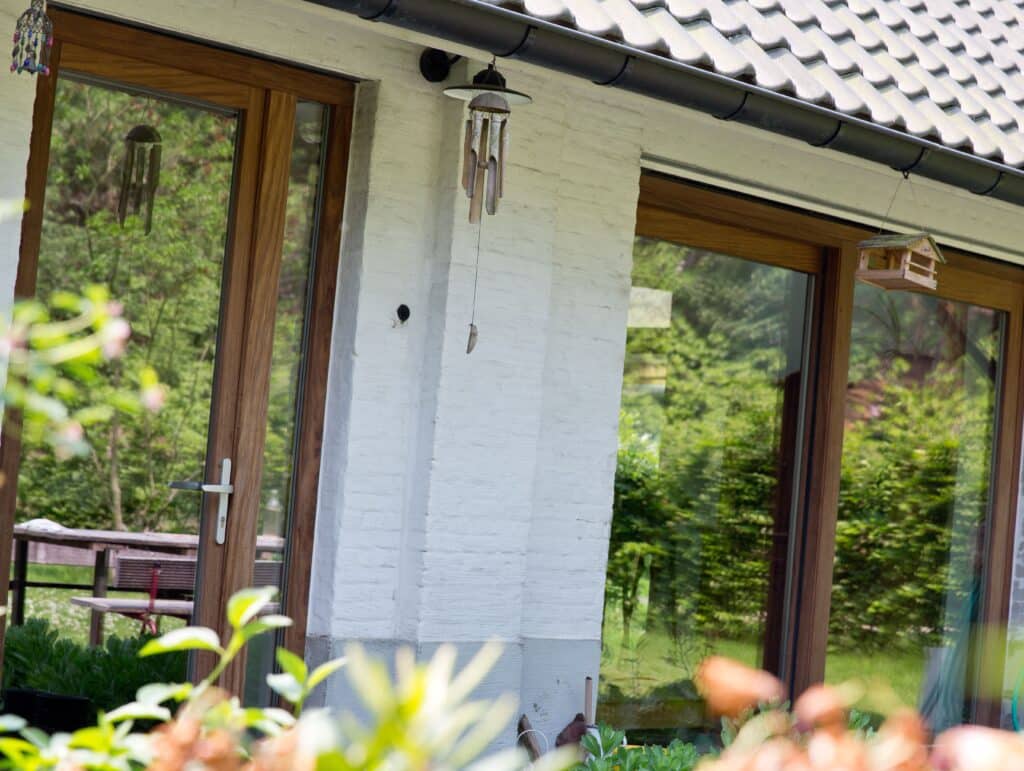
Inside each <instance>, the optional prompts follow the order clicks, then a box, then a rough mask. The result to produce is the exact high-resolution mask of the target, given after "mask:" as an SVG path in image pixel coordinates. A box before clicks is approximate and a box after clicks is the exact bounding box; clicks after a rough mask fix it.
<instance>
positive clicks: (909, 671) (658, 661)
mask: <svg viewBox="0 0 1024 771" xmlns="http://www.w3.org/2000/svg"><path fill="white" fill-rule="evenodd" d="M620 619H621V616H619V615H618V614H617V613H615V611H614V610H613V609H612V608H611V607H609V608H608V610H607V613H606V617H605V625H604V635H603V645H602V657H601V694H602V695H607V694H609V693H610V692H613V691H614V689H618V690H619V691H621V692H622V694H623V695H624V696H626V697H628V698H637V699H642V698H644V697H645V696H647V695H650V694H651V693H652V692H653V691H656V690H658V689H660V688H663V687H666V686H669V685H671V684H673V683H677V684H678V683H679V682H680V681H681V680H684V679H687V678H690V677H692V675H693V673H694V671H695V670H696V668H697V665H698V664H700V662H701V660H702V659H703V658H704V657H706V656H708V655H711V654H718V655H722V656H728V657H730V658H733V659H736V660H737V661H741V662H743V663H744V664H749V665H751V666H755V667H760V666H761V649H760V645H759V644H758V642H757V641H756V639H755V638H754V637H753V635H751V636H749V637H743V636H740V635H737V636H736V637H734V638H725V637H716V638H700V637H698V636H694V635H691V636H685V635H684V636H683V639H682V640H680V641H679V642H673V640H672V639H671V637H670V636H669V635H668V634H666V633H664V632H661V631H654V632H651V633H644V632H643V628H644V624H643V621H644V616H643V615H640V622H639V623H635V624H634V625H633V634H632V635H631V637H632V639H631V640H630V644H629V645H623V640H622V624H621V621H620ZM923 678H924V652H923V651H920V650H918V651H887V652H864V651H857V650H830V651H829V654H828V657H827V658H826V671H825V679H826V682H829V683H841V682H845V681H847V680H862V681H865V682H867V683H887V684H888V685H889V687H891V688H892V690H893V691H894V692H895V694H896V696H897V697H898V698H899V699H900V700H901V701H902V702H903V703H905V704H908V705H910V706H917V703H918V700H919V697H920V691H921V683H922V681H923ZM876 687H879V686H876Z"/></svg>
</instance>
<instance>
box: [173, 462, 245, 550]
mask: <svg viewBox="0 0 1024 771" xmlns="http://www.w3.org/2000/svg"><path fill="white" fill-rule="evenodd" d="M169 485H170V487H173V488H174V489H175V490H192V491H195V492H202V493H213V494H214V495H218V496H220V500H218V501H217V533H216V535H215V537H214V540H215V541H216V542H217V543H218V544H223V543H224V541H225V539H226V538H227V534H228V496H229V495H231V493H233V492H234V491H235V486H234V485H233V484H231V458H224V459H223V460H222V461H221V462H220V482H219V483H217V484H213V483H210V482H193V481H191V480H185V481H180V482H170V483H169Z"/></svg>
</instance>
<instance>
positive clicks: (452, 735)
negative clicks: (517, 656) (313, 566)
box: [0, 587, 574, 771]
mask: <svg viewBox="0 0 1024 771" xmlns="http://www.w3.org/2000/svg"><path fill="white" fill-rule="evenodd" d="M274 593H275V590H274V589H272V588H269V587H268V588H264V589H247V590H244V591H242V592H240V593H238V594H236V595H235V596H234V597H232V598H231V601H230V603H229V607H228V621H229V622H230V625H231V629H232V634H231V637H230V639H229V640H228V641H227V642H226V643H222V641H221V640H220V639H219V637H218V636H217V634H216V632H214V631H213V630H212V629H207V628H205V627H186V628H184V629H176V630H174V631H172V632H169V633H167V634H165V635H164V636H163V637H160V638H158V639H155V640H151V641H150V642H149V643H147V644H146V646H145V647H144V648H143V649H142V651H141V652H140V655H143V656H148V655H156V654H160V653H168V652H178V651H207V652H210V653H213V654H215V655H216V656H217V662H218V663H217V665H216V667H215V668H214V670H213V671H212V672H211V674H210V676H209V677H207V678H206V679H205V680H203V681H202V682H200V683H198V684H195V685H193V684H191V683H151V684H149V685H146V686H144V687H142V688H140V689H139V691H138V694H137V695H136V700H135V701H134V702H132V703H130V704H126V705H124V706H122V707H119V708H118V709H115V710H113V711H112V712H109V713H106V714H101V715H100V716H99V719H98V722H97V725H96V726H94V727H90V728H85V729H82V730H79V731H76V732H75V733H73V734H55V735H54V736H46V735H45V734H43V733H42V732H40V731H38V730H35V729H33V728H31V727H28V726H26V725H25V724H24V721H23V720H21V719H20V718H14V717H12V716H9V715H8V716H5V717H2V718H0V730H2V731H7V732H9V734H10V735H8V736H3V737H0V766H2V767H4V768H15V769H25V771H36V770H37V769H49V768H61V769H75V770H76V771H77V770H78V769H82V770H83V771H84V770H86V769H90V770H91V769H96V771H100V770H103V771H129V770H131V769H143V768H147V769H152V770H153V771H182V769H186V768H187V769H190V770H191V769H201V768H209V769H216V770H217V771H234V770H235V769H239V770H240V769H246V771H285V770H286V769H289V770H290V769H310V771H311V770H312V769H314V768H315V769H331V770H337V771H371V770H374V771H377V770H381V771H383V770H384V769H388V770H393V771H406V770H407V771H428V770H429V771H456V770H457V769H473V771H515V770H516V769H521V768H524V767H525V766H526V760H525V756H524V755H523V754H521V753H520V752H519V751H518V750H509V751H507V752H500V753H498V754H495V755H492V756H490V757H488V758H485V759H483V760H478V758H479V756H480V755H481V753H483V752H484V751H485V750H486V749H487V747H488V746H489V745H490V744H491V743H492V742H493V741H495V739H497V737H498V736H499V735H500V733H501V732H502V731H503V730H504V729H505V728H506V727H507V725H508V722H509V720H510V718H511V717H512V712H513V710H514V708H515V705H514V703H513V702H512V701H511V700H510V699H509V698H506V697H503V698H499V699H497V700H493V701H486V700H480V701H470V700H469V699H470V696H471V694H472V692H473V690H474V689H475V688H476V686H477V685H479V683H480V682H481V680H482V679H483V677H484V676H485V675H486V674H487V672H488V671H489V670H490V669H491V667H492V666H493V665H494V663H495V661H496V660H497V658H498V656H499V655H500V650H499V648H498V647H497V646H495V645H487V646H484V648H483V649H482V650H481V651H480V652H479V653H478V654H477V655H476V656H475V657H474V658H473V660H472V661H471V662H470V663H469V664H468V665H467V666H466V667H465V668H464V669H463V670H462V671H461V672H460V673H458V674H455V669H454V665H455V649H454V648H453V647H451V646H442V648H440V649H439V650H438V652H437V654H436V655H435V656H434V658H433V659H432V660H431V661H430V662H429V663H428V664H425V665H421V664H417V663H416V662H415V661H414V659H413V656H412V653H411V652H410V651H405V652H403V653H400V654H399V655H398V657H397V660H396V678H395V679H394V680H392V678H391V676H390V675H389V673H388V669H387V667H386V666H385V665H384V664H383V663H381V662H377V661H372V660H371V659H369V658H368V657H367V656H366V654H365V653H364V652H363V650H362V649H361V648H360V647H359V646H351V647H350V648H349V650H348V655H347V657H346V659H345V660H340V659H339V660H334V661H330V662H327V663H326V664H323V665H321V666H320V667H317V668H316V669H313V670H312V671H309V669H308V668H307V666H306V664H305V662H303V661H302V660H301V659H299V658H298V657H297V656H294V655H292V654H290V653H287V652H284V651H282V650H280V649H279V651H278V662H279V663H280V664H281V666H282V670H283V671H282V672H281V673H279V674H275V675H270V676H268V678H267V681H268V684H269V685H270V687H271V688H273V689H274V690H275V691H276V692H277V693H278V694H280V695H281V696H282V698H284V699H285V700H286V701H289V702H291V703H292V704H294V705H295V707H296V711H297V712H299V713H300V714H299V717H298V718H296V717H295V716H294V715H293V714H292V713H291V712H289V711H286V710H284V709H280V708H273V707H270V708H252V707H243V706H242V705H241V703H240V701H239V699H238V698H237V697H235V696H233V695H231V694H229V693H227V692H225V691H223V690H221V689H220V688H218V687H217V686H216V680H217V678H218V676H219V675H220V673H221V672H223V671H224V669H225V668H226V667H227V666H228V665H229V664H230V663H231V662H232V661H233V660H234V659H235V658H236V657H237V656H238V655H239V654H240V653H241V652H242V650H243V649H244V647H245V645H246V643H248V642H249V641H250V640H251V639H252V638H253V637H255V636H257V635H260V634H264V633H266V632H270V631H273V630H276V629H280V628H282V627H285V626H288V625H289V624H291V620H290V619H288V618H286V617H284V616H278V615H271V614H267V613H266V610H267V608H268V606H269V604H270V603H271V602H272V600H273V597H274ZM343 665H344V667H345V671H346V673H347V674H348V678H349V681H350V683H351V685H352V687H353V690H354V691H355V693H356V695H357V696H358V697H359V700H360V702H361V704H362V709H363V712H364V713H365V714H364V716H363V717H357V716H355V715H353V714H345V715H342V716H341V717H340V718H337V717H335V716H332V715H331V714H330V713H328V712H327V711H326V710H322V709H319V710H312V711H308V712H302V709H301V707H302V704H303V703H304V702H305V701H306V699H307V698H308V696H309V694H310V692H311V691H312V690H313V689H314V688H315V687H316V686H317V685H319V684H320V683H322V682H323V681H324V680H325V679H326V678H327V677H328V676H329V675H331V674H332V673H334V672H335V671H337V670H338V669H341V668H342V666H343ZM172 708H173V714H172ZM139 721H157V722H158V723H159V725H158V726H157V728H155V729H154V730H152V731H150V732H148V733H142V732H136V731H135V730H134V727H135V726H136V725H137V724H138V722H139ZM573 754H574V752H573V750H566V751H565V752H556V753H551V754H549V755H546V756H545V757H544V758H543V759H542V760H541V761H538V762H537V763H535V764H533V766H532V768H533V769H534V770H535V771H560V770H561V769H564V768H567V767H568V766H569V765H571V764H572V761H573V759H574V758H573Z"/></svg>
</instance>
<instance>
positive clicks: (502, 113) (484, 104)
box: [444, 62, 533, 223]
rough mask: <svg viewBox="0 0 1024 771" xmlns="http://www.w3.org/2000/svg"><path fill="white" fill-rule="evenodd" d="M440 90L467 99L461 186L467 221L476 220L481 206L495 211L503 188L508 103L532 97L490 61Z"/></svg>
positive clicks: (481, 210)
mask: <svg viewBox="0 0 1024 771" xmlns="http://www.w3.org/2000/svg"><path fill="white" fill-rule="evenodd" d="M444 93H445V94H446V95H447V96H450V97H452V98H454V99H461V100H463V101H468V102H469V117H468V118H467V120H466V137H465V144H464V147H463V158H462V187H463V189H465V191H466V196H467V197H468V198H469V221H470V222H472V223H478V222H480V217H481V215H482V213H483V211H484V210H485V209H486V211H487V213H488V214H494V213H495V212H497V210H498V200H499V199H500V198H501V197H502V195H504V192H505V165H506V163H507V162H508V151H509V115H510V114H511V112H512V110H511V105H516V104H529V103H530V102H532V101H533V100H532V99H531V98H530V97H529V96H527V95H526V94H524V93H522V92H521V91H513V90H512V89H510V88H507V87H506V85H505V78H504V76H503V75H502V74H501V73H500V72H498V71H497V70H496V69H495V68H494V62H491V64H489V65H488V66H487V69H484V70H480V72H478V73H477V74H476V75H475V76H474V77H473V82H472V83H467V84H465V85H461V86H452V87H451V88H446V89H445V90H444Z"/></svg>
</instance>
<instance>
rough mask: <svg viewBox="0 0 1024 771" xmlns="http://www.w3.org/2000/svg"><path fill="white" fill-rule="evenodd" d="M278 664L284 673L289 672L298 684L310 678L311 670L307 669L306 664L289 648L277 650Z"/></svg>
mask: <svg viewBox="0 0 1024 771" xmlns="http://www.w3.org/2000/svg"><path fill="white" fill-rule="evenodd" d="M277 663H278V664H280V665H281V670H282V671H284V672H287V673H288V674H289V675H291V676H292V677H294V678H295V679H296V680H297V681H298V682H300V683H304V682H306V678H307V677H308V676H309V669H308V668H307V667H306V662H305V661H303V660H302V659H301V658H300V657H299V656H296V655H295V654H294V653H292V652H291V651H290V650H288V649H287V648H278V649H277Z"/></svg>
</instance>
